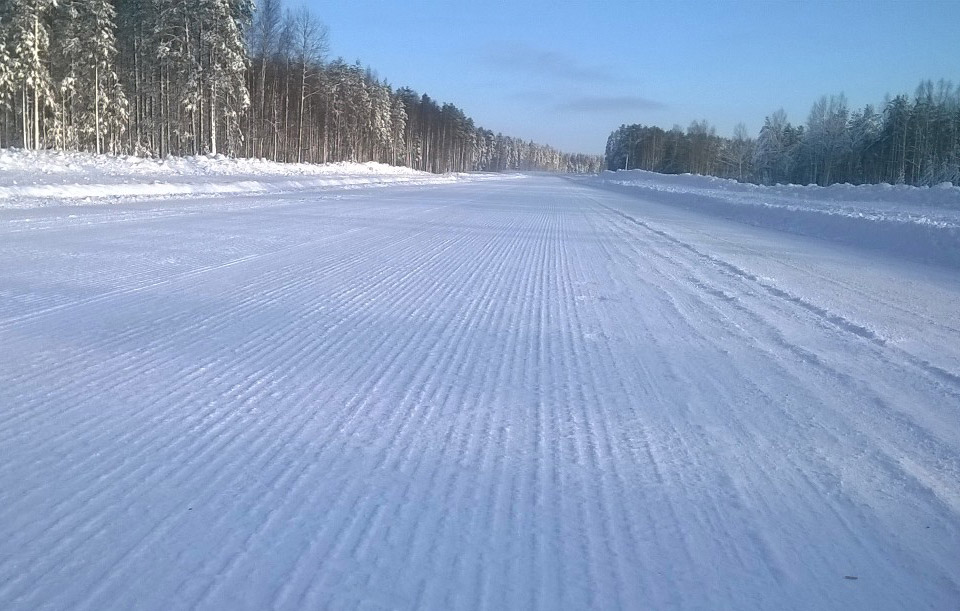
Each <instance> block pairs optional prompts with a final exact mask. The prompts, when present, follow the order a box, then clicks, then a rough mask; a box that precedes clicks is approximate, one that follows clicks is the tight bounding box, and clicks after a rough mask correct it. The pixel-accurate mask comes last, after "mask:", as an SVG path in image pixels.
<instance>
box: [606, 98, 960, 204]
mask: <svg viewBox="0 0 960 611" xmlns="http://www.w3.org/2000/svg"><path fill="white" fill-rule="evenodd" d="M606 164H607V169H610V170H616V169H623V168H629V169H642V170H650V171H654V172H662V173H667V174H679V173H694V174H706V175H711V176H719V177H723V178H734V179H737V180H740V181H750V182H756V183H760V184H776V183H796V184H819V185H829V184H833V183H838V182H844V183H853V184H867V183H882V182H885V183H892V184H910V185H935V184H938V183H941V182H953V183H954V184H960V87H954V85H953V84H952V83H951V82H949V81H943V80H941V81H939V82H938V83H936V84H934V83H933V82H932V81H923V82H922V83H921V84H920V86H919V87H917V90H916V92H915V93H914V95H913V96H912V97H910V96H907V95H899V96H897V97H894V98H892V99H891V98H888V99H887V101H886V102H885V103H884V104H883V106H882V107H881V108H880V109H877V108H875V107H874V106H872V105H867V106H865V107H864V108H862V109H859V110H854V111H852V112H851V111H850V109H849V107H848V104H847V100H846V98H845V97H844V96H843V95H838V96H830V97H826V96H824V97H822V98H820V99H819V100H818V101H817V102H816V103H815V104H814V105H813V108H812V109H811V110H810V114H809V116H808V117H807V121H806V123H805V124H803V125H793V124H791V123H790V121H788V119H787V115H786V113H785V112H784V111H783V110H778V111H777V112H775V113H773V114H772V115H770V116H769V117H767V118H766V119H765V121H764V124H763V127H762V128H761V129H760V133H759V135H758V136H757V137H756V138H751V137H749V136H748V134H747V131H746V129H745V128H744V126H743V125H742V124H740V125H738V126H737V127H736V129H735V130H734V134H733V137H731V138H724V137H721V136H718V135H717V134H716V130H715V129H714V128H713V127H711V126H710V125H709V124H708V123H707V122H706V121H695V122H694V123H692V124H691V125H690V127H689V128H688V129H687V130H686V131H684V130H683V129H682V128H680V127H679V126H675V127H674V128H673V129H671V130H668V131H665V130H663V129H661V128H659V127H650V126H644V125H622V126H620V128H618V129H617V130H616V131H614V132H613V133H612V134H610V137H609V138H608V139H607V148H606Z"/></svg>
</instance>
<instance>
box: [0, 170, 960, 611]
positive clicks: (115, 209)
mask: <svg viewBox="0 0 960 611" xmlns="http://www.w3.org/2000/svg"><path fill="white" fill-rule="evenodd" d="M958 306H960V274H958V273H957V271H956V270H951V269H948V268H937V267H933V266H924V265H921V264H918V263H911V262H907V261H901V260H897V259H894V258H891V257H889V256H887V255H883V254H879V253H875V252H871V251H867V250H856V249H853V248H852V247H847V246H840V245H833V244H831V243H828V242H824V241H818V240H815V239H810V238H803V237H796V236H790V235H788V234H783V233H776V232H772V231H768V230H764V229H759V228H753V227H748V226H746V225H739V224H735V223H732V222H729V221H724V220H719V219H716V218H708V217H706V216H699V215H697V214H696V213H694V212H691V211H688V210H681V209H677V208H672V207H669V206H664V205H660V204H657V203H653V202H650V201H645V200H642V199H639V198H635V197H630V196H628V195H624V194H622V193H618V192H612V191H606V190H600V189H593V188H590V187H588V186H585V185H583V184H578V183H575V182H570V181H567V180H564V179H561V178H541V177H537V178H526V179H521V180H510V181H488V182H483V183H463V184H452V185H444V186H429V187H411V186H407V187H384V188H379V189H376V190H370V191H364V192H359V191H351V192H348V191H329V190H328V191H324V192H323V193H322V194H318V193H309V192H301V193H288V194H274V195H269V196H263V195H260V196H248V197H233V198H210V199H196V198H194V199H189V200H184V201H179V200H173V199H167V200H162V201H153V202H150V201H138V202H131V203H128V204H123V205H115V206H103V207H100V206H93V205H91V206H84V207H57V206H47V207H44V208H36V209H25V210H18V209H8V210H0V347H2V349H0V609H5V610H33V609H77V610H82V609H90V610H103V609H157V610H168V609H258V610H260V609H271V608H276V609H321V608H330V609H352V608H362V609H421V608H427V609H445V610H446V609H492V610H493V609H496V610H499V609H546V610H552V609H586V608H596V609H618V608H621V609H674V608H676V609H693V608H700V609H705V608H710V609H870V610H876V609H944V610H948V609H953V610H955V609H957V608H960V314H958V310H960V307H958Z"/></svg>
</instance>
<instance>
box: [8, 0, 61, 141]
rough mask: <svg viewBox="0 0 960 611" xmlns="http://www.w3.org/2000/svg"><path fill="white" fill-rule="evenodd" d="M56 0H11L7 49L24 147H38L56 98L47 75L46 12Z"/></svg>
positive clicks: (48, 70)
mask: <svg viewBox="0 0 960 611" xmlns="http://www.w3.org/2000/svg"><path fill="white" fill-rule="evenodd" d="M55 6H56V0H11V2H10V3H9V6H8V10H9V11H10V23H9V26H8V28H9V30H8V36H9V39H8V40H9V42H8V44H9V49H10V52H11V55H12V62H11V64H12V66H13V70H14V76H13V78H14V79H15V81H16V82H17V84H18V88H19V93H20V116H21V121H22V132H23V146H24V148H34V149H38V148H40V147H41V145H42V140H41V132H42V127H43V122H44V119H45V114H46V111H47V110H53V109H54V106H55V100H54V96H53V83H52V79H51V78H50V65H49V61H50V32H49V30H48V25H47V16H48V13H49V12H50V11H51V10H52V9H53V7H55Z"/></svg>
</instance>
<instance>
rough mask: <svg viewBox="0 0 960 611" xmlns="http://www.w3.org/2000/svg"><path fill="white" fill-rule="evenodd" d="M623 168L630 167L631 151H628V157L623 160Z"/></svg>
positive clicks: (627, 168)
mask: <svg viewBox="0 0 960 611" xmlns="http://www.w3.org/2000/svg"><path fill="white" fill-rule="evenodd" d="M623 169H624V170H629V169H630V153H627V158H626V159H624V160H623Z"/></svg>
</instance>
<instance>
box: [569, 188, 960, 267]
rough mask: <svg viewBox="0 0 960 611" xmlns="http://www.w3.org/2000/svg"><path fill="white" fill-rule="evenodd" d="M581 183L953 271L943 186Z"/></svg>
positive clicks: (953, 205) (953, 226)
mask: <svg viewBox="0 0 960 611" xmlns="http://www.w3.org/2000/svg"><path fill="white" fill-rule="evenodd" d="M585 180H587V181H588V182H589V183H590V184H593V185H595V186H600V187H604V188H608V189H613V190H617V191H621V192H626V193H631V194H635V195H642V196H645V197H651V198H654V199H656V200H657V201H659V202H664V203H669V204H672V205H675V206H681V207H684V208H688V209H692V210H697V211H700V212H706V213H710V214H714V215H717V216H721V217H723V218H727V219H731V220H736V221H740V222H744V223H749V224H751V225H757V226H761V227H767V228H772V229H778V230H781V231H788V232H791V233H797V234H801V235H807V236H813V237H819V238H825V239H829V240H834V241H838V242H842V243H845V244H850V245H855V246H862V247H867V248H872V249H877V250H881V251H884V252H887V253H892V254H895V255H898V256H904V257H909V258H912V259H918V260H921V261H926V262H930V263H938V264H942V265H948V266H950V267H960V187H955V186H953V185H952V184H950V183H943V184H941V185H938V186H936V187H910V186H905V185H889V184H881V185H849V184H837V185H831V186H829V187H818V186H813V185H810V186H801V185H776V186H773V187H768V186H762V185H753V184H744V183H739V182H737V181H735V180H728V179H722V178H714V177H710V176H695V175H691V174H680V175H665V174H657V173H655V172H646V171H643V170H628V171H623V170H621V171H617V172H604V173H602V174H600V175H599V176H595V177H591V178H588V179H585Z"/></svg>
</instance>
